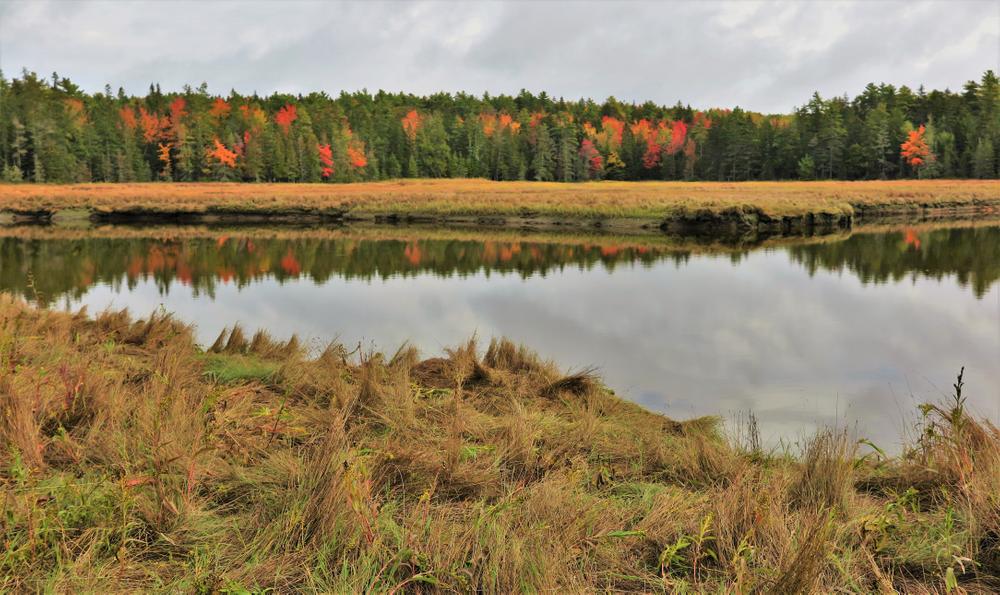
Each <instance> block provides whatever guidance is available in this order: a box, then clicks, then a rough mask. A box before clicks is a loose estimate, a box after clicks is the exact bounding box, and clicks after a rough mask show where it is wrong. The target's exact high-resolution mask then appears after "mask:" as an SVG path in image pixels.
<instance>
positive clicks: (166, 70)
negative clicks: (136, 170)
mask: <svg viewBox="0 0 1000 595" xmlns="http://www.w3.org/2000/svg"><path fill="white" fill-rule="evenodd" d="M0 68H2V69H3V71H4V75H5V76H6V77H8V78H10V77H11V76H14V75H19V73H20V72H21V69H22V68H27V69H29V70H32V71H35V72H37V73H39V74H40V75H44V76H48V75H50V74H51V73H52V72H57V73H59V75H60V76H64V77H69V78H70V79H71V80H72V81H74V82H75V83H76V84H78V85H80V86H81V87H83V88H84V89H85V90H88V91H99V90H101V89H103V88H104V86H105V84H110V85H111V87H112V88H113V89H115V90H117V88H118V87H119V86H121V87H124V88H125V90H126V92H128V93H134V94H143V93H145V91H146V90H147V89H148V87H149V85H150V83H152V82H158V83H159V84H160V85H161V87H162V88H163V90H164V91H167V90H180V89H181V88H182V87H183V85H185V84H190V85H191V86H194V87H197V86H198V85H199V84H200V83H202V82H207V83H208V87H209V91H210V92H212V93H220V94H228V92H229V90H230V89H236V90H237V91H240V92H241V93H250V92H254V91H257V92H259V93H263V94H267V93H271V92H275V91H278V92H289V93H308V92H310V91H326V92H327V93H330V94H338V93H340V91H342V90H346V91H356V90H360V89H368V90H369V91H373V92H374V91H376V90H378V89H384V90H387V91H407V92H412V93H418V94H428V93H434V92H437V91H448V92H457V91H467V92H471V93H475V94H480V93H483V92H489V93H491V94H500V93H508V94H516V93H518V92H519V91H520V90H521V89H527V90H529V91H532V92H536V93H537V92H541V91H546V92H548V93H549V95H551V96H555V97H565V98H567V99H579V98H581V97H589V98H593V99H595V100H599V101H600V100H603V99H605V98H607V97H609V96H614V97H617V98H618V99H619V100H622V101H627V102H633V101H634V102H643V101H646V100H651V101H654V102H656V103H660V104H667V105H672V104H675V103H677V102H678V101H680V102H682V103H685V104H689V105H691V106H693V107H698V108H709V107H735V106H740V107H743V108H744V109H751V110H755V111H762V112H773V113H777V112H788V111H790V110H792V109H794V107H796V106H798V105H802V104H804V103H805V102H806V101H808V99H809V97H810V96H811V95H812V93H813V92H814V91H819V92H820V94H821V95H823V96H832V95H843V94H848V95H852V96H853V95H856V94H857V93H859V92H860V91H861V90H862V89H863V88H864V86H865V85H866V84H867V83H869V82H886V83H892V84H895V85H904V84H905V85H909V86H911V87H913V88H916V87H918V86H919V85H920V84H921V83H922V84H924V85H925V86H926V87H927V88H928V89H935V88H938V89H943V88H945V87H948V88H951V89H953V90H958V89H961V86H962V85H963V84H964V82H965V81H967V80H969V79H979V78H980V76H981V75H982V73H983V72H984V71H985V70H987V69H994V70H1000V0H978V1H957V0H952V1H948V2H918V1H908V2H896V1H871V2H840V1H820V0H814V1H801V2H676V1H675V2H668V1H659V2H614V1H610V0H608V1H605V2H555V1H551V2H527V1H520V2H485V1H480V2H463V3H459V2H404V1H395V2H364V3H354V2H344V3H336V2H320V1H315V0H314V1H285V2H279V1H267V2H236V1H217V2H205V1H202V2H192V1H170V0H160V1H157V2H145V1H139V0H135V1H128V0H125V1H111V2H87V1H84V0H63V1H45V0H34V1H30V2H29V1H21V0H0Z"/></svg>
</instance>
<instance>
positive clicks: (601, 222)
mask: <svg viewBox="0 0 1000 595" xmlns="http://www.w3.org/2000/svg"><path fill="white" fill-rule="evenodd" d="M997 212H1000V182H998V181H996V180H897V181H865V182H843V181H817V182H736V183H731V182H728V183H727V182H609V181H605V182H589V183H578V184H566V183H544V182H494V181H488V180H481V179H433V180H432V179H418V180H396V181H387V182H366V183H353V184H270V183H262V184H245V183H142V184H66V185H48V184H0V213H2V214H3V215H5V217H6V218H7V219H9V220H13V221H17V222H21V221H26V222H49V221H53V220H59V219H85V220H89V221H91V222H95V223H126V222H143V223H166V222H182V223H209V222H224V223H238V222H252V223H281V222H293V223H294V222H321V223H322V222H330V223H333V222H375V223H425V224H467V225H482V226H491V227H537V228H558V227H564V226H568V227H595V228H606V229H616V230H625V229H630V228H631V229H636V228H642V229H651V230H656V229H662V230H671V231H674V230H683V229H688V228H693V229H704V230H712V229H716V228H720V227H724V228H733V229H741V230H748V229H757V230H762V231H784V232H788V231H799V230H808V229H812V228H837V227H839V228H849V227H852V226H853V225H854V224H855V222H856V221H868V220H878V219H880V218H885V217H900V216H903V217H916V218H920V217H927V216H934V217H943V218H947V217H951V216H958V217H967V216H969V215H972V214H980V213H981V214H995V213H997Z"/></svg>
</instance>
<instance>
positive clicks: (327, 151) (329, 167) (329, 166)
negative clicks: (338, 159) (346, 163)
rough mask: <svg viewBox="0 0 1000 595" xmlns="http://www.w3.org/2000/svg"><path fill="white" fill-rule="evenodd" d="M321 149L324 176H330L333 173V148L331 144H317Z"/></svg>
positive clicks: (319, 149) (320, 160) (320, 157)
mask: <svg viewBox="0 0 1000 595" xmlns="http://www.w3.org/2000/svg"><path fill="white" fill-rule="evenodd" d="M316 150H317V151H319V162H320V164H321V165H322V166H323V177H324V178H329V177H330V176H331V175H332V174H333V149H331V148H330V145H329V144H325V145H316Z"/></svg>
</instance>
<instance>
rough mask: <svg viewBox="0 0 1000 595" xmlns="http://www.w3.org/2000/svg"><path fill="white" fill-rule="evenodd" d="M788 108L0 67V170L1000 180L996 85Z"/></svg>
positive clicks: (124, 176) (253, 178)
mask: <svg viewBox="0 0 1000 595" xmlns="http://www.w3.org/2000/svg"><path fill="white" fill-rule="evenodd" d="M802 99H803V100H805V102H804V103H803V104H802V105H801V107H800V108H798V109H797V110H795V112H794V113H791V114H760V113H754V112H748V111H745V110H742V109H740V108H738V107H737V108H735V109H703V110H699V109H693V108H691V107H690V106H684V105H682V104H681V103H678V104H677V105H675V106H673V107H667V106H662V105H656V104H653V103H652V102H646V103H643V104H641V105H640V104H634V103H633V104H628V103H623V102H620V101H618V100H617V99H615V98H614V97H610V98H608V99H607V100H606V101H604V102H603V103H596V102H594V101H592V100H589V99H580V100H569V101H567V100H565V99H563V98H558V99H556V98H553V97H549V96H548V95H547V94H546V93H540V94H538V95H535V94H532V93H529V92H528V91H521V92H520V93H519V94H518V95H517V96H509V95H497V96H489V95H483V96H482V97H476V96H472V95H469V94H466V93H457V94H454V95H452V94H448V93H436V94H434V95H431V96H424V97H420V96H415V95H411V94H406V93H386V92H384V91H379V92H377V93H375V94H371V93H368V92H367V91H359V92H355V93H347V92H343V93H341V94H340V95H339V96H338V97H336V98H331V97H330V96H328V95H327V94H326V93H320V92H314V93H310V94H308V95H297V96H296V95H289V94H273V95H270V96H267V97H260V96H258V95H256V94H255V95H250V96H247V95H240V94H238V93H236V92H235V91H233V92H232V93H230V95H229V96H226V97H220V96H213V95H210V94H209V93H208V90H207V85H205V84H203V85H202V86H201V87H199V88H198V89H192V88H190V87H186V88H184V89H183V90H182V91H181V92H170V91H168V92H162V91H161V90H160V88H159V85H151V86H150V89H149V92H148V93H147V94H146V95H145V96H132V95H127V94H126V93H125V91H124V90H122V89H119V90H118V92H117V93H114V92H112V90H111V87H110V86H108V87H106V88H105V90H104V91H103V92H98V93H93V94H89V93H85V92H84V91H83V90H81V89H80V88H79V87H78V86H77V85H76V84H74V83H73V82H72V81H71V80H70V79H68V78H65V77H60V76H58V75H57V74H53V75H52V78H51V80H45V79H42V78H39V77H38V76H37V75H36V74H35V73H31V72H27V71H25V72H23V73H22V75H21V77H20V78H15V79H13V80H7V79H5V78H4V77H3V75H2V73H0V106H2V107H0V179H3V180H6V181H10V182H17V181H32V182H59V183H68V182H144V181H152V180H162V181H186V182H192V181H210V180H214V181H219V180H226V181H244V182H322V181H331V182H332V181H339V182H358V181H372V180H384V179H394V178H403V177H407V178H421V177H423V178H446V177H451V178H466V177H469V178H489V179H494V180H537V181H560V182H570V181H582V180H599V179H609V180H716V181H738V180H789V179H806V180H809V179H841V180H858V179H895V178H913V177H920V178H935V177H944V178H996V177H997V171H998V170H997V163H998V161H1000V159H998V157H1000V82H998V79H997V76H996V75H995V74H994V73H993V72H992V71H988V72H986V73H984V74H983V75H982V77H981V79H980V81H978V82H976V81H969V82H968V83H966V84H965V86H964V87H963V89H962V91H960V92H955V91H951V90H948V89H945V90H934V91H930V92H927V91H925V90H924V89H923V87H921V88H920V89H918V90H917V91H913V90H911V89H910V88H908V87H906V86H902V87H899V88H897V87H895V86H893V85H890V84H884V83H883V84H880V85H875V84H869V85H868V86H867V87H865V89H864V90H863V91H862V93H861V94H860V95H858V96H857V97H854V98H853V99H852V98H848V97H846V96H845V97H834V98H829V99H823V98H821V97H820V96H819V94H818V93H817V94H814V95H813V96H812V97H811V98H809V99H808V100H806V98H802Z"/></svg>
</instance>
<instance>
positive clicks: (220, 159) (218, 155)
mask: <svg viewBox="0 0 1000 595" xmlns="http://www.w3.org/2000/svg"><path fill="white" fill-rule="evenodd" d="M213 142H214V143H215V146H214V147H213V148H212V149H209V151H208V158H209V159H210V160H214V161H216V162H217V163H219V164H220V165H224V166H226V167H229V168H235V167H236V157H237V155H236V152H235V151H231V150H229V149H228V148H227V147H226V145H224V144H222V141H220V140H219V139H218V138H216V139H214V140H213Z"/></svg>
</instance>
